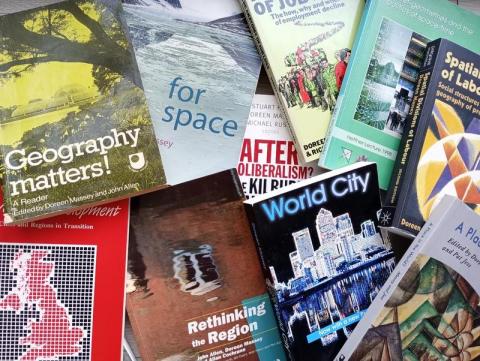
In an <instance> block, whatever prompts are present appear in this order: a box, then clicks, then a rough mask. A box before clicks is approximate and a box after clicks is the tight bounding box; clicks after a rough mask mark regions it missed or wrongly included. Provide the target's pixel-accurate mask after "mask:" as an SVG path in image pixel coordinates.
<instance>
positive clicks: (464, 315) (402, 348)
mask: <svg viewBox="0 0 480 361" xmlns="http://www.w3.org/2000/svg"><path fill="white" fill-rule="evenodd" d="M479 242H480V217H479V216H478V215H477V214H476V213H475V212H473V211H472V210H471V209H469V207H468V206H467V205H465V204H464V203H463V202H461V201H460V200H458V199H456V198H455V197H451V196H446V197H445V198H443V199H442V201H440V203H439V205H438V206H437V208H435V210H434V211H433V212H432V215H431V217H430V219H429V220H428V221H427V223H425V225H424V227H423V228H422V230H421V232H420V233H419V234H418V235H417V237H416V238H415V241H414V242H413V243H412V245H411V246H410V248H409V249H408V250H407V252H406V253H405V255H404V257H403V258H402V259H401V260H400V262H399V265H398V266H397V268H396V269H395V271H394V272H393V273H392V275H391V276H390V278H389V279H388V281H387V282H386V283H385V285H384V286H383V288H382V289H381V290H380V292H379V295H378V296H377V297H376V298H375V300H374V302H373V303H372V305H371V306H370V308H369V309H368V311H367V313H366V314H365V316H364V318H363V319H362V321H361V322H360V323H359V325H358V326H357V328H356V329H355V330H354V331H353V333H352V335H351V337H350V338H349V339H348V341H347V342H346V343H345V345H344V347H343V348H342V350H341V351H340V352H339V354H338V355H337V357H336V358H335V361H344V360H350V361H364V360H370V361H401V360H472V361H473V360H479V359H480V350H479V347H478V343H479V336H480V333H479V332H478V327H479V325H480V307H479V304H480V297H479V293H480V282H479V278H478V273H479V271H480V252H479V247H478V244H479Z"/></svg>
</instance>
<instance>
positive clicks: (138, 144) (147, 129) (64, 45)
mask: <svg viewBox="0 0 480 361" xmlns="http://www.w3.org/2000/svg"><path fill="white" fill-rule="evenodd" d="M35 3H41V1H36V2H35ZM24 5H25V4H24ZM19 6H20V5H19ZM0 8H1V5H0ZM7 8H8V6H7ZM0 12H1V11H0ZM0 40H1V43H2V47H1V49H0V53H1V57H0V77H1V86H0V159H1V169H0V171H1V172H2V175H3V177H2V180H3V181H2V183H3V191H4V207H5V208H4V212H5V222H6V223H11V222H16V223H18V222H20V221H27V220H30V221H31V220H34V219H39V218H42V217H43V218H45V217H47V216H51V215H55V214H59V213H65V212H66V211H69V210H73V209H76V208H79V207H85V206H88V205H92V204H97V203H102V202H107V201H110V200H113V199H119V198H125V197H127V196H131V195H132V194H136V193H141V192H146V191H148V190H152V189H154V188H158V187H159V186H161V185H163V184H164V183H165V176H164V172H163V167H162V162H161V158H160V154H159V151H158V146H157V143H156V142H155V135H154V129H153V126H152V121H151V118H150V114H149V111H148V106H147V103H146V99H145V95H144V93H143V90H142V84H141V80H140V76H139V73H138V69H137V67H136V64H135V58H134V56H133V51H132V49H131V48H130V45H129V42H128V39H127V36H126V33H125V31H124V26H123V23H122V18H121V3H120V2H119V1H117V0H68V1H62V2H58V3H54V4H51V5H47V6H43V7H38V8H34V9H28V10H23V11H20V12H16V13H10V14H7V15H3V16H1V17H0Z"/></svg>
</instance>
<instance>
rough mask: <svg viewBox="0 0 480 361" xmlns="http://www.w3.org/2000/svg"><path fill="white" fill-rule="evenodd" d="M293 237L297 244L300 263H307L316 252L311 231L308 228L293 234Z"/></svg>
mask: <svg viewBox="0 0 480 361" xmlns="http://www.w3.org/2000/svg"><path fill="white" fill-rule="evenodd" d="M292 236H293V240H294V242H295V247H296V248H297V251H298V257H299V258H300V262H303V261H305V260H306V259H307V258H310V257H313V255H314V253H315V252H314V250H313V244H312V237H310V231H309V230H308V228H304V229H302V230H300V231H297V232H293V233H292Z"/></svg>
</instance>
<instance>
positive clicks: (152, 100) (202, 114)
mask: <svg viewBox="0 0 480 361" xmlns="http://www.w3.org/2000/svg"><path fill="white" fill-rule="evenodd" d="M122 2H123V4H124V9H125V15H126V20H127V23H128V26H129V29H130V35H131V38H132V42H133V46H134V48H135V54H136V57H137V62H138V66H139V68H140V73H141V75H142V81H143V85H144V87H145V94H146V96H147V100H148V103H149V106H150V112H151V114H152V118H153V122H154V126H155V131H156V135H157V141H158V145H159V148H160V153H161V155H162V160H163V164H164V167H165V173H166V176H167V180H168V184H178V183H182V182H186V181H189V180H192V179H196V178H199V177H203V176H206V175H209V174H213V173H216V172H220V171H223V170H225V169H230V168H234V167H235V166H236V165H237V161H238V153H239V151H240V147H241V145H242V140H243V135H244V132H245V127H246V123H247V119H248V113H249V110H250V104H251V102H252V97H253V94H254V92H255V87H256V84H257V81H258V75H259V73H260V65H261V61H260V57H259V56H258V53H257V50H256V48H255V44H254V42H253V40H252V37H251V35H250V32H249V31H248V26H247V24H246V22H245V18H244V16H243V14H242V11H241V9H240V6H239V5H238V3H237V1H236V0H202V1H198V0H122Z"/></svg>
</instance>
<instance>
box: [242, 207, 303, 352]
mask: <svg viewBox="0 0 480 361" xmlns="http://www.w3.org/2000/svg"><path fill="white" fill-rule="evenodd" d="M244 207H245V213H246V214H247V218H248V223H249V224H250V229H251V231H252V236H253V238H254V240H255V246H256V248H257V252H258V257H259V258H260V264H261V266H262V271H263V274H264V276H265V279H266V280H267V282H266V284H267V291H268V295H269V296H270V300H271V301H272V305H273V309H274V311H275V317H276V319H277V325H278V330H279V331H280V335H281V337H282V344H283V348H284V350H285V354H286V356H287V358H288V360H290V361H294V358H293V356H292V354H291V352H290V346H289V345H288V332H287V330H285V326H284V324H283V322H282V317H281V314H280V310H279V306H278V300H277V296H276V294H275V289H274V287H273V280H272V277H271V275H270V270H269V269H268V267H267V264H266V262H265V258H264V257H263V253H262V247H261V245H260V240H259V238H258V233H257V227H256V223H255V214H254V210H253V207H254V206H253V205H249V204H244Z"/></svg>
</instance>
